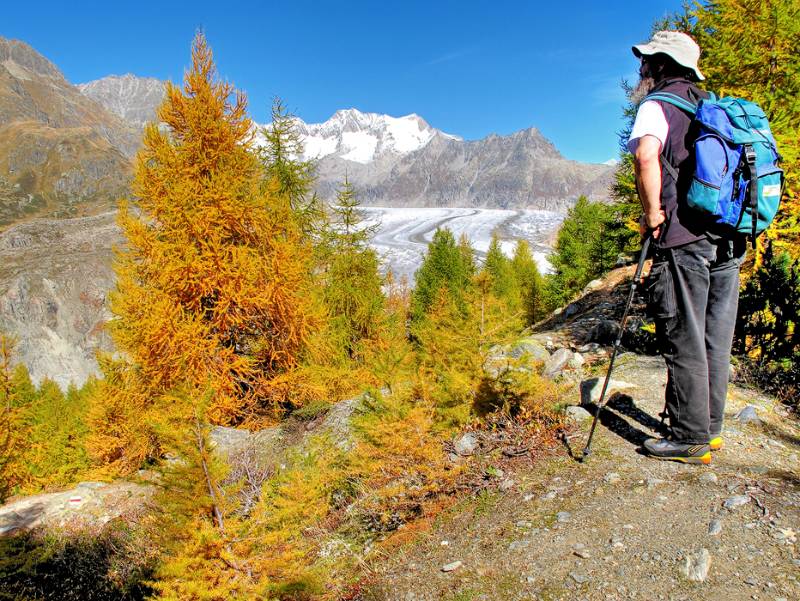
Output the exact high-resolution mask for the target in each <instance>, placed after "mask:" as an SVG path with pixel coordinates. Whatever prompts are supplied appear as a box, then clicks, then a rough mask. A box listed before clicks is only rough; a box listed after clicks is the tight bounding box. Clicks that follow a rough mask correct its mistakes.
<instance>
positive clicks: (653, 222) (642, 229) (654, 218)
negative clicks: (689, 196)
mask: <svg viewBox="0 0 800 601" xmlns="http://www.w3.org/2000/svg"><path fill="white" fill-rule="evenodd" d="M666 220H667V214H666V213H665V212H664V211H663V210H659V211H658V213H654V214H644V215H642V217H641V219H639V235H640V236H641V237H642V238H644V235H645V234H646V233H647V232H648V231H651V232H653V238H658V235H659V233H660V227H661V224H662V223H664V222H665V221H666Z"/></svg>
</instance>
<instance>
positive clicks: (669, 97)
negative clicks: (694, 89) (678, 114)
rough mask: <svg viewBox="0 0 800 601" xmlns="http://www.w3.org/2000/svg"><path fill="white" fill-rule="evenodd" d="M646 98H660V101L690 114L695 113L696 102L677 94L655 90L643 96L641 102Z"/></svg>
mask: <svg viewBox="0 0 800 601" xmlns="http://www.w3.org/2000/svg"><path fill="white" fill-rule="evenodd" d="M648 100H660V101H662V102H666V103H668V104H671V105H673V106H677V107H678V108H679V109H681V110H684V111H686V112H687V113H689V114H690V115H694V114H695V113H697V105H696V104H694V103H692V102H689V101H688V100H685V99H684V98H681V97H680V96H678V95H677V94H671V93H670V92H655V93H653V94H648V95H647V96H645V97H644V100H643V101H642V102H646V101H648Z"/></svg>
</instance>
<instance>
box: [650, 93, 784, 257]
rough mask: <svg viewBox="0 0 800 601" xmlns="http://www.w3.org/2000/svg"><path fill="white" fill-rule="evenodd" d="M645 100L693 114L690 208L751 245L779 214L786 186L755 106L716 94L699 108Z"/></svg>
mask: <svg viewBox="0 0 800 601" xmlns="http://www.w3.org/2000/svg"><path fill="white" fill-rule="evenodd" d="M645 100H662V101H664V102H668V103H670V104H672V105H674V106H676V107H678V108H679V109H682V110H684V111H686V112H687V113H689V114H691V115H694V121H695V123H696V125H697V126H699V127H698V129H699V134H698V136H697V138H696V139H695V142H694V156H695V170H694V174H693V176H692V183H691V185H690V187H689V192H688V196H687V201H688V203H689V206H690V207H692V208H694V209H697V210H699V211H701V212H703V213H706V214H709V215H711V216H713V218H714V220H715V221H716V223H718V224H722V225H724V226H728V227H729V228H732V229H733V230H736V231H738V232H742V233H746V234H750V235H751V236H752V239H753V243H754V244H755V238H756V236H757V235H758V234H760V233H761V232H763V231H764V230H765V229H767V227H769V225H770V223H772V220H773V219H774V218H775V214H776V213H777V212H778V205H779V204H780V201H781V197H782V196H783V185H784V174H783V169H781V168H780V167H779V166H778V165H779V163H780V161H781V155H780V154H779V153H778V148H777V146H776V145H775V138H774V137H773V136H772V132H771V131H770V128H769V122H768V121H767V117H766V115H765V114H764V111H763V110H761V108H760V107H759V106H758V105H757V104H756V103H754V102H750V101H747V100H742V99H741V98H734V97H730V96H726V97H724V98H717V97H716V96H714V94H711V96H710V97H709V98H707V99H703V100H700V102H699V103H698V104H697V105H695V104H693V103H691V102H689V101H687V100H684V99H683V98H681V97H680V96H676V95H675V94H670V93H668V92H655V93H653V94H650V95H649V96H647V97H646V98H645ZM661 163H662V164H663V165H664V168H665V169H666V170H667V171H668V172H669V173H670V175H672V177H673V178H674V179H675V181H677V179H678V173H677V171H676V169H675V168H674V167H673V166H672V165H670V164H669V163H668V162H667V161H666V160H665V159H664V157H663V156H662V157H661Z"/></svg>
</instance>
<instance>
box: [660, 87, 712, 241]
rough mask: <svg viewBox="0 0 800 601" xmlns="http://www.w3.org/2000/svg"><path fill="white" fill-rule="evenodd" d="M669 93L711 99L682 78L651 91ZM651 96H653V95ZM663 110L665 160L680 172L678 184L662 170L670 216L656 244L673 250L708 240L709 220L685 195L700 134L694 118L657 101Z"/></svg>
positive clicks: (663, 203)
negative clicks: (665, 131) (666, 128)
mask: <svg viewBox="0 0 800 601" xmlns="http://www.w3.org/2000/svg"><path fill="white" fill-rule="evenodd" d="M652 91H653V92H656V91H659V92H670V93H672V94H675V95H676V96H680V97H681V98H684V99H686V100H689V101H690V102H692V103H695V104H696V103H697V102H698V101H699V100H700V99H701V98H708V96H709V94H708V92H706V91H704V90H701V89H700V88H698V87H697V86H696V85H695V84H693V83H692V82H690V81H689V80H687V79H683V78H671V79H666V80H664V81H662V82H661V83H659V84H658V85H657V86H656V87H655V88H653V90H652ZM651 93H652V92H651ZM655 102H658V104H659V105H660V106H661V108H662V109H663V110H664V115H665V117H666V118H667V124H668V125H669V133H668V134H667V140H666V143H665V144H664V147H663V148H662V149H661V155H662V157H663V158H664V159H665V160H666V161H667V162H668V163H669V164H670V165H672V167H674V168H675V170H676V171H677V172H678V179H677V181H676V180H675V179H674V178H673V176H672V175H671V174H670V173H669V171H668V170H667V169H665V168H664V166H663V165H662V166H661V208H662V209H664V212H665V213H666V215H667V220H666V222H665V225H664V228H663V229H662V231H661V235H659V237H658V239H657V240H656V244H657V246H659V247H661V248H672V247H674V246H681V245H682V244H687V243H689V242H695V241H696V240H700V239H702V238H705V237H706V235H707V233H708V230H709V226H710V224H709V222H708V217H706V216H704V215H703V214H702V213H698V212H696V211H694V210H693V209H691V208H689V206H688V205H687V204H686V193H687V192H688V190H689V185H690V184H691V182H692V174H693V172H694V150H693V145H694V141H695V139H696V138H697V131H696V130H695V127H696V126H694V125H693V124H692V115H690V114H688V113H686V112H684V111H682V110H681V109H679V108H678V107H676V106H674V105H672V104H669V103H667V102H663V101H660V100H656V101H655Z"/></svg>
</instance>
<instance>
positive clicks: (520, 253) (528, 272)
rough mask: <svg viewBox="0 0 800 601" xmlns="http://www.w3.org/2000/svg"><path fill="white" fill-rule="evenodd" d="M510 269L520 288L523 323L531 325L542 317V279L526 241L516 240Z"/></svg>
mask: <svg viewBox="0 0 800 601" xmlns="http://www.w3.org/2000/svg"><path fill="white" fill-rule="evenodd" d="M511 269H512V271H513V272H514V277H515V278H516V280H517V286H518V287H519V290H520V296H521V302H522V308H523V310H524V312H525V323H526V324H528V325H532V324H534V323H536V322H537V321H539V320H540V319H541V318H542V317H544V304H543V298H542V285H543V281H542V275H541V273H540V272H539V267H538V265H536V260H535V259H534V258H533V253H532V252H531V247H530V245H529V244H528V242H527V241H525V240H517V245H516V246H515V247H514V256H513V258H512V259H511Z"/></svg>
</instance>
